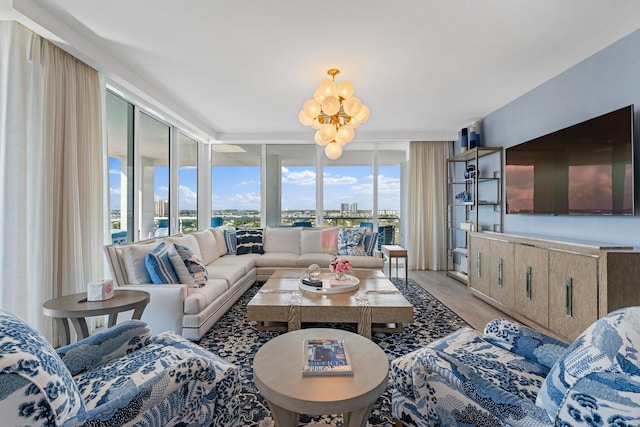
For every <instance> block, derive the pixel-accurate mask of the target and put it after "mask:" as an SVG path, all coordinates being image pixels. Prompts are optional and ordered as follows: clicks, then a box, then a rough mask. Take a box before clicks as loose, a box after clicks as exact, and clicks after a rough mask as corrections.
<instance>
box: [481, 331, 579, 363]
mask: <svg viewBox="0 0 640 427" xmlns="http://www.w3.org/2000/svg"><path fill="white" fill-rule="evenodd" d="M484 339H485V340H487V341H488V342H490V343H491V344H493V345H497V346H498V347H502V348H504V349H505V350H509V351H511V352H513V353H516V354H519V355H520V356H524V357H526V358H527V359H530V360H535V361H536V362H538V363H540V364H542V365H544V366H546V367H547V368H548V369H551V367H552V366H553V364H554V363H556V360H558V359H559V358H560V356H561V355H562V354H564V352H565V351H566V350H567V347H568V344H566V343H563V342H562V341H558V340H556V339H554V338H551V337H550V336H547V335H544V334H541V333H540V332H538V331H536V330H534V329H531V328H529V327H527V326H524V325H522V324H520V323H518V322H514V321H513V320H509V319H495V320H492V321H491V322H489V323H487V326H486V327H485V328H484Z"/></svg>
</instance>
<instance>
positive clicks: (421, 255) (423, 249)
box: [409, 141, 451, 270]
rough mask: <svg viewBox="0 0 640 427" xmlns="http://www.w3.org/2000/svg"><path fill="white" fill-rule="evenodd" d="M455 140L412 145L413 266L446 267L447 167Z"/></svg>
mask: <svg viewBox="0 0 640 427" xmlns="http://www.w3.org/2000/svg"><path fill="white" fill-rule="evenodd" d="M450 150H451V143H450V142H447V141H444V142H441V141H424V142H422V141H420V142H417V141H412V142H411V143H410V146H409V231H410V236H411V238H410V241H409V268H411V269H415V270H446V268H447V241H446V230H445V223H446V209H447V197H446V195H447V168H446V159H447V157H449V156H450Z"/></svg>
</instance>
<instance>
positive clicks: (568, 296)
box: [564, 276, 573, 317]
mask: <svg viewBox="0 0 640 427" xmlns="http://www.w3.org/2000/svg"><path fill="white" fill-rule="evenodd" d="M564 288H565V302H564V310H565V314H566V315H567V316H569V317H571V315H572V299H573V283H572V279H571V277H569V276H567V277H566V278H565V279H564Z"/></svg>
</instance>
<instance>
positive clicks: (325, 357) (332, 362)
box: [302, 338, 353, 376]
mask: <svg viewBox="0 0 640 427" xmlns="http://www.w3.org/2000/svg"><path fill="white" fill-rule="evenodd" d="M302 351H303V358H302V360H303V366H302V375H305V376H306V375H353V370H352V369H351V361H350V360H349V354H348V353H347V349H346V346H345V343H344V340H337V339H326V338H314V339H307V340H304V346H303V349H302Z"/></svg>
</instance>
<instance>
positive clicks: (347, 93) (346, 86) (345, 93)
mask: <svg viewBox="0 0 640 427" xmlns="http://www.w3.org/2000/svg"><path fill="white" fill-rule="evenodd" d="M337 90H338V96H339V97H340V98H342V99H349V98H351V97H352V96H353V85H352V84H351V83H350V82H347V81H344V82H340V84H338V89H337Z"/></svg>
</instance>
